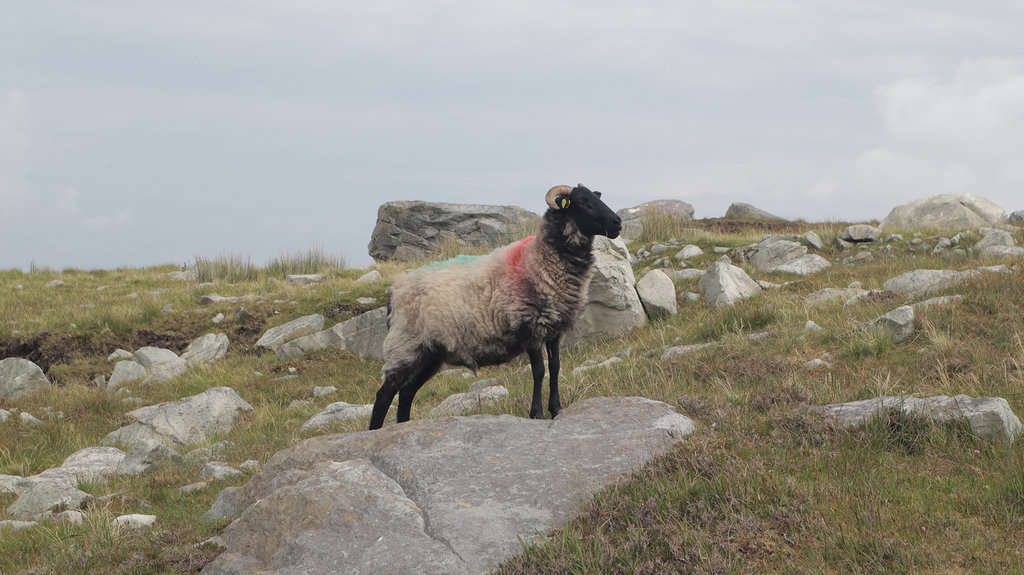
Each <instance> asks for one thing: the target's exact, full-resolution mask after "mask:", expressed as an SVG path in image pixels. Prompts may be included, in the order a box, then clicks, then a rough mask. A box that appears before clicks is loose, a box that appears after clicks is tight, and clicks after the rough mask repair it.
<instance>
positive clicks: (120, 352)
mask: <svg viewBox="0 0 1024 575" xmlns="http://www.w3.org/2000/svg"><path fill="white" fill-rule="evenodd" d="M133 357H135V356H134V355H133V354H132V352H130V351H128V350H126V349H121V348H117V349H115V350H114V352H113V353H111V354H110V355H108V356H107V361H110V362H114V361H121V360H122V359H132V358H133Z"/></svg>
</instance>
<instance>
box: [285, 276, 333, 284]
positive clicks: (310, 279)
mask: <svg viewBox="0 0 1024 575" xmlns="http://www.w3.org/2000/svg"><path fill="white" fill-rule="evenodd" d="M322 279H324V274H292V275H289V276H287V277H285V281H287V282H288V283H293V284H300V285H308V284H314V283H317V282H318V281H320V280H322Z"/></svg>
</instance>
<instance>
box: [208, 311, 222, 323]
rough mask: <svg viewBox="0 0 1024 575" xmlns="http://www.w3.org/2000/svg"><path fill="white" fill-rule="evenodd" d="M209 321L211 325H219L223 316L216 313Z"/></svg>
mask: <svg viewBox="0 0 1024 575" xmlns="http://www.w3.org/2000/svg"><path fill="white" fill-rule="evenodd" d="M210 321H212V322H213V323H220V322H222V321H224V314H222V313H218V314H217V315H215V316H213V319H212V320H210Z"/></svg>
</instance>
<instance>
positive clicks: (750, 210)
mask: <svg viewBox="0 0 1024 575" xmlns="http://www.w3.org/2000/svg"><path fill="white" fill-rule="evenodd" d="M724 218H725V219H727V220H766V221H785V219H784V218H780V217H779V216H776V215H775V214H771V213H768V212H766V211H764V210H762V209H761V208H756V207H754V206H752V205H750V204H745V203H743V202H733V203H732V204H731V205H730V206H729V209H727V210H725V216H724Z"/></svg>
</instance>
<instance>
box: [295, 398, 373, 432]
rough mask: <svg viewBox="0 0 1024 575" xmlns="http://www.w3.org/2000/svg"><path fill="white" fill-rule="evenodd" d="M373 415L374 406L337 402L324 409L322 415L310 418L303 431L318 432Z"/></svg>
mask: <svg viewBox="0 0 1024 575" xmlns="http://www.w3.org/2000/svg"><path fill="white" fill-rule="evenodd" d="M371 413H373V404H372V403H368V404H366V405H353V404H351V403H345V402H344V401H336V402H334V403H332V404H330V405H328V406H327V407H325V408H324V409H323V411H321V412H320V413H318V414H316V415H314V416H313V417H310V418H309V419H308V420H306V422H305V423H303V424H302V428H301V431H302V432H309V431H316V430H317V429H320V428H322V427H327V426H329V425H331V424H334V423H338V422H341V421H351V420H353V419H360V418H363V417H370V414H371Z"/></svg>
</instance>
